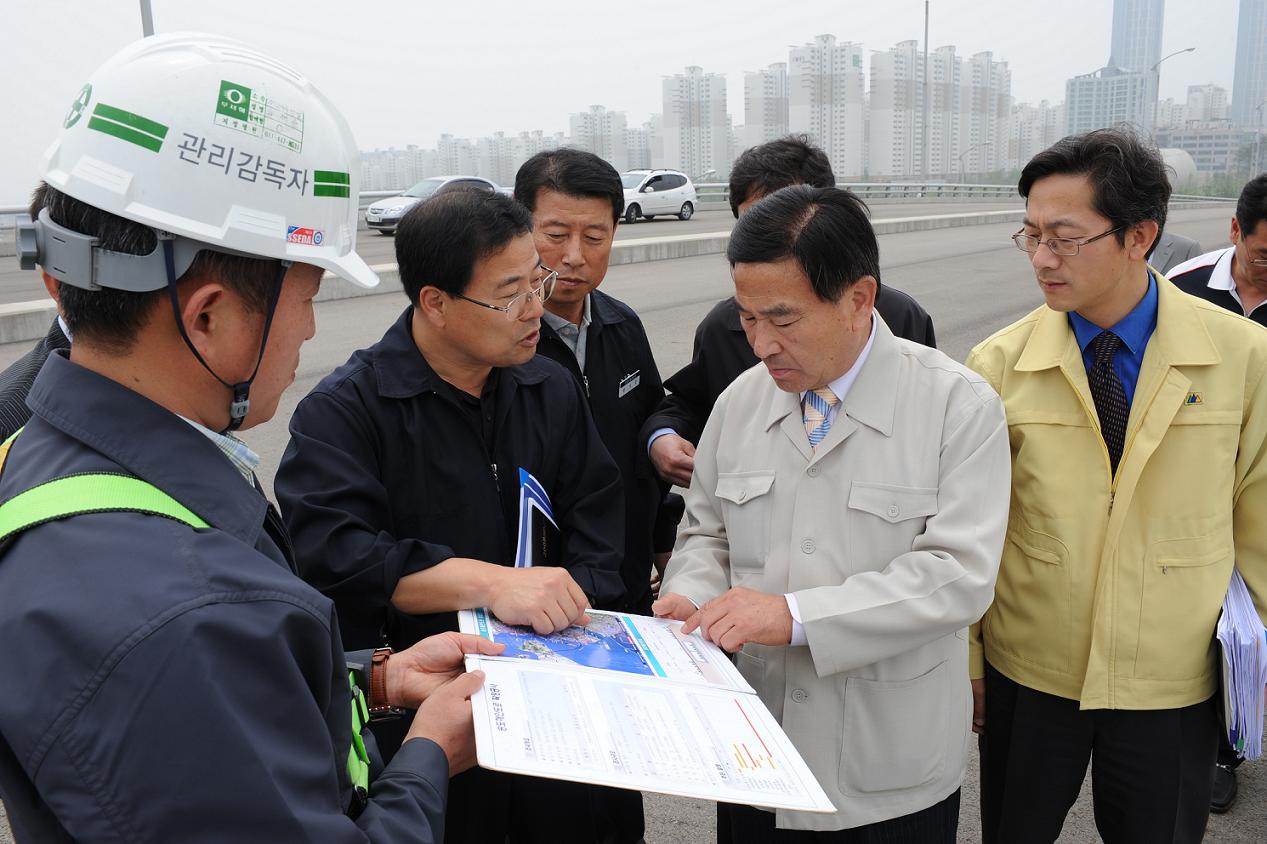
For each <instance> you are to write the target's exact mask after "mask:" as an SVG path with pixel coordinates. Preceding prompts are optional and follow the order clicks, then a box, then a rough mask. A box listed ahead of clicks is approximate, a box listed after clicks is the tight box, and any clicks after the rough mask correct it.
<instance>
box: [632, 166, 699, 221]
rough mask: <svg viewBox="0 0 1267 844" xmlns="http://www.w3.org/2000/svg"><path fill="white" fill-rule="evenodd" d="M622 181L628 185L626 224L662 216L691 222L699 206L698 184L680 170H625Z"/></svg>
mask: <svg viewBox="0 0 1267 844" xmlns="http://www.w3.org/2000/svg"><path fill="white" fill-rule="evenodd" d="M620 180H621V181H622V182H623V183H624V185H625V222H626V223H633V222H636V221H637V220H638V218H639V217H642V218H643V219H644V220H654V219H655V218H656V215H659V214H665V215H668V214H673V215H675V216H676V217H677V218H678V219H679V220H689V219H691V215H692V214H694V213H695V206H696V205H697V204H699V197H698V196H696V194H695V185H693V184H691V180H690V179H689V178H687V176H686V174H685V173H679V172H678V171H677V170H626V171H625V172H624V173H622V174H621V175H620Z"/></svg>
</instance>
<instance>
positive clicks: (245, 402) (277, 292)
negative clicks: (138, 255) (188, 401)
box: [162, 239, 291, 433]
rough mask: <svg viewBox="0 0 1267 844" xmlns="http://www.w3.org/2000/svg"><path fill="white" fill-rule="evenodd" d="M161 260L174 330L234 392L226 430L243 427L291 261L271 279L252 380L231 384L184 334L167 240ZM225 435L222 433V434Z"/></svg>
mask: <svg viewBox="0 0 1267 844" xmlns="http://www.w3.org/2000/svg"><path fill="white" fill-rule="evenodd" d="M162 246H163V261H164V263H165V264H166V267H167V292H168V296H169V297H170V299H171V303H172V316H173V317H174V318H175V319H176V329H177V330H178V331H180V336H181V339H183V340H184V341H185V345H186V346H187V347H189V351H191V352H193V355H194V357H195V358H196V359H197V360H198V362H199V363H200V364H202V368H203V369H205V370H207V372H209V373H211V377H212V378H214V379H216V380H217V381H219V382H220V383H221V384H223V385H224V386H226V387H228V388H229V390H231V391H232V392H233V401H232V402H231V403H230V404H229V427H227V428H225V429H224V430H225V431H236V430H237V429H238V428H241V427H242V423H243V422H244V421H245V420H246V415H247V413H249V412H250V410H251V397H250V394H251V382H252V381H254V380H255V376H256V375H258V374H259V372H260V364H261V363H263V361H264V347H265V346H266V345H267V344H268V333H269V329H271V328H272V326H273V314H275V313H276V312H277V302H278V300H279V299H281V295H282V281H283V280H284V279H285V278H286V271H287V270H289V269H290V264H291V262H290V261H282V262H281V266H280V267H279V268H278V270H277V277H276V278H275V279H274V280H273V292H272V295H271V296H270V297H269V301H268V310H266V311H265V312H264V334H263V336H261V337H260V350H259V354H258V355H257V356H256V358H255V369H254V370H252V371H251V377H250V378H247V379H246V380H245V381H241V382H239V383H237V384H230V383H229V382H228V381H225V380H224V379H223V378H221V377H220V376H219V375H217V374H216V372H215V370H214V369H212V368H211V367H210V366H209V365H208V364H207V361H206V360H204V359H203V357H202V355H201V354H199V352H198V349H196V348H195V347H194V344H193V341H192V340H190V339H189V334H188V332H186V331H185V321H184V320H183V319H181V316H180V297H179V296H178V295H177V291H176V277H177V276H176V258H175V253H174V250H173V247H172V241H171V240H170V239H164V240H163V241H162ZM221 433H224V432H221Z"/></svg>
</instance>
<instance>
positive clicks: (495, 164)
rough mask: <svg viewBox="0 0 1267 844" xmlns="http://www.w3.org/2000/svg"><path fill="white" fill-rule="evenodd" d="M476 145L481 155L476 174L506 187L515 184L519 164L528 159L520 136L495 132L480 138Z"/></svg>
mask: <svg viewBox="0 0 1267 844" xmlns="http://www.w3.org/2000/svg"><path fill="white" fill-rule="evenodd" d="M475 146H476V150H477V155H478V157H479V164H478V168H479V169H478V172H477V173H476V174H475V175H477V176H483V177H484V178H485V179H491V180H492V181H494V182H496V183H497V184H499V185H504V186H506V187H510V186H512V185H514V184H515V174H516V173H518V172H519V165H521V164H523V163H524V161H526V160H527V156H525V155H524V154H523V147H522V146H520V144H519V143H518V138H515V137H509V138H508V137H506V133H505V132H494V133H493V134H492V136H490V137H487V138H480V139H479V140H478V141H476V144H475Z"/></svg>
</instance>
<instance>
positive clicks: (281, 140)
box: [215, 79, 304, 152]
mask: <svg viewBox="0 0 1267 844" xmlns="http://www.w3.org/2000/svg"><path fill="white" fill-rule="evenodd" d="M215 123H216V125H217V126H224V127H226V128H229V129H234V130H236V131H238V132H243V133H245V134H247V135H250V136H252V137H255V138H262V139H264V140H266V141H270V142H272V143H275V144H277V145H278V146H280V147H285V148H286V149H288V150H290V151H291V152H302V151H303V147H304V113H303V112H302V111H298V110H296V109H293V108H288V107H286V106H284V105H282V104H281V103H279V102H277V101H276V100H273V99H270V98H269V97H265V96H264V95H263V94H261V93H259V92H258V91H252V90H251V89H250V88H248V87H246V86H245V85H239V84H238V83H236V82H230V81H228V80H227V79H221V80H220V95H219V97H217V98H216V116H215Z"/></svg>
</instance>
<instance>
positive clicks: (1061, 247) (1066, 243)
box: [1012, 226, 1122, 258]
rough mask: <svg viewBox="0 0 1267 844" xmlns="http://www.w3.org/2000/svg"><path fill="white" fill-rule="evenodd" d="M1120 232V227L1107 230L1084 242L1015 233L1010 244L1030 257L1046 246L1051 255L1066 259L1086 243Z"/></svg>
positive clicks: (1066, 238) (1070, 238)
mask: <svg viewBox="0 0 1267 844" xmlns="http://www.w3.org/2000/svg"><path fill="white" fill-rule="evenodd" d="M1121 230H1122V227H1121V226H1118V227H1117V228H1115V229H1109V230H1108V231H1106V232H1105V233H1104V234H1097V235H1096V236H1095V237H1088V238H1087V239H1086V240H1077V239H1076V238H1072V237H1049V238H1047V239H1046V240H1043V239H1042V238H1040V237H1035V236H1034V235H1032V234H1024V233H1022V232H1017V233H1016V234H1014V235H1012V242H1013V243H1015V244H1016V248H1017V249H1019V250H1021V251H1022V252H1028V253H1030V254H1031V255H1032V254H1034V253H1035V252H1037V251H1038V247H1040V246H1042V245H1043V244H1047V248H1048V249H1050V250H1051V252H1052V254H1053V255H1062V256H1064V257H1066V258H1069V257H1072V256H1074V255H1077V254H1078V253H1079V252H1081V251H1082V247H1084V246H1086V245H1087V244H1088V243H1095V242H1096V241H1097V240H1099V239H1100V238H1102V237H1108V236H1109V235H1111V234H1116V233H1117V232H1120V231H1121Z"/></svg>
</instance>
